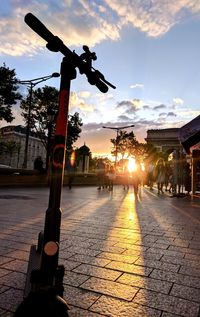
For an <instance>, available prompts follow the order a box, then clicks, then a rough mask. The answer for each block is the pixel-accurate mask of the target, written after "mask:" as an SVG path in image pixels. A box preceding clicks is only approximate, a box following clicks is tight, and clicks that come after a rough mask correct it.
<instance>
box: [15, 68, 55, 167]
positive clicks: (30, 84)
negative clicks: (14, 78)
mask: <svg viewBox="0 0 200 317" xmlns="http://www.w3.org/2000/svg"><path fill="white" fill-rule="evenodd" d="M59 76H60V74H59V73H52V74H51V75H48V76H43V77H39V78H34V79H30V80H20V81H18V82H19V84H22V85H27V86H28V87H29V88H30V95H29V106H28V117H27V118H28V121H27V127H26V141H25V150H24V162H23V165H22V167H23V168H27V161H28V141H29V134H30V121H31V106H32V95H33V87H35V86H36V85H37V84H39V83H41V82H43V81H46V80H48V79H51V78H53V77H59Z"/></svg>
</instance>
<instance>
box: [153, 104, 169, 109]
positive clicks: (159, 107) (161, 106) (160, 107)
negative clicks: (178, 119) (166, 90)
mask: <svg viewBox="0 0 200 317" xmlns="http://www.w3.org/2000/svg"><path fill="white" fill-rule="evenodd" d="M165 108H167V106H165V105H163V104H161V105H158V106H155V107H153V110H162V109H165Z"/></svg>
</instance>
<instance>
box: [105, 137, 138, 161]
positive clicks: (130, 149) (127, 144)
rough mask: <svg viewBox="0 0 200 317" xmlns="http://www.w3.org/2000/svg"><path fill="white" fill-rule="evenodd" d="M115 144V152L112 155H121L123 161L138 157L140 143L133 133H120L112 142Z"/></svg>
mask: <svg viewBox="0 0 200 317" xmlns="http://www.w3.org/2000/svg"><path fill="white" fill-rule="evenodd" d="M110 141H111V143H112V144H113V150H112V151H111V154H112V155H114V156H116V154H121V159H122V160H123V159H125V158H128V157H130V156H136V155H137V148H138V145H139V143H138V141H137V140H136V138H135V135H134V133H133V131H131V132H129V133H128V132H126V131H119V134H118V135H117V137H116V138H115V139H111V140H110Z"/></svg>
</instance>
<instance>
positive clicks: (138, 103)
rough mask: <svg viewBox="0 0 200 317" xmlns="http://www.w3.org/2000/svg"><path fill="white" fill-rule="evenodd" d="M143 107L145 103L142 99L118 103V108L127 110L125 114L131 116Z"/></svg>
mask: <svg viewBox="0 0 200 317" xmlns="http://www.w3.org/2000/svg"><path fill="white" fill-rule="evenodd" d="M142 105H143V102H142V100H140V99H132V100H122V101H120V102H118V104H117V107H116V108H126V111H125V112H126V113H128V114H131V113H135V112H136V111H138V110H139V109H141V107H142Z"/></svg>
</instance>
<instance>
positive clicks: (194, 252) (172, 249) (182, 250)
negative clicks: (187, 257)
mask: <svg viewBox="0 0 200 317" xmlns="http://www.w3.org/2000/svg"><path fill="white" fill-rule="evenodd" d="M168 250H169V251H178V252H183V253H189V254H194V255H198V256H199V255H200V250H197V249H190V248H182V247H177V246H174V245H170V247H169V249H168Z"/></svg>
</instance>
